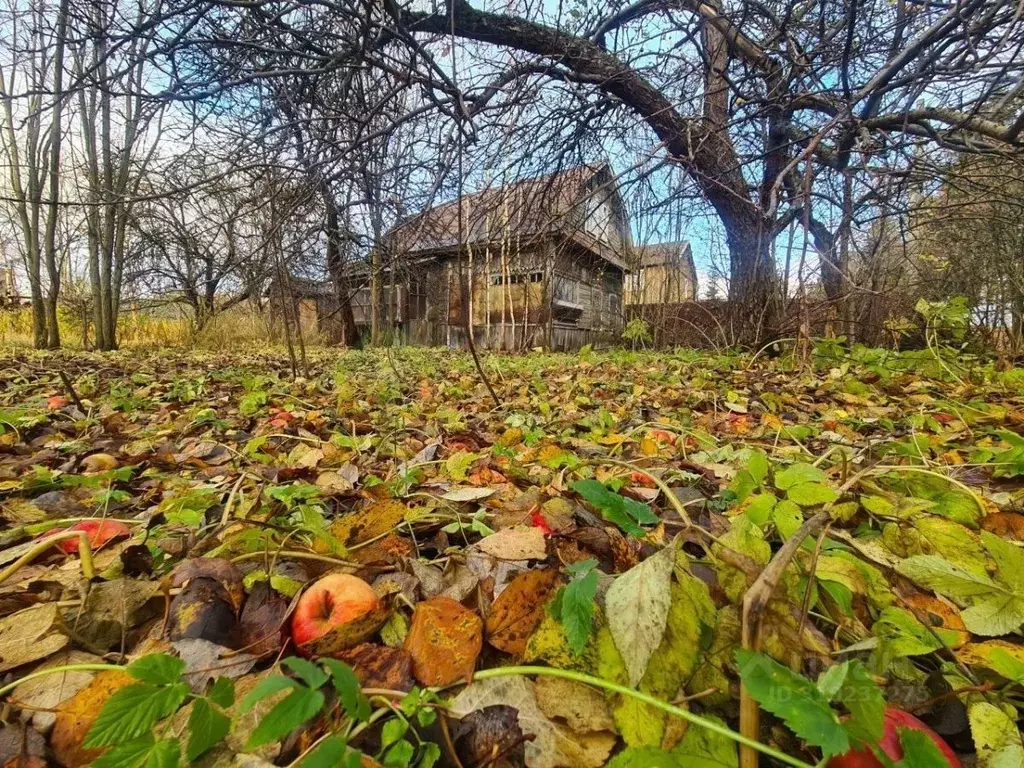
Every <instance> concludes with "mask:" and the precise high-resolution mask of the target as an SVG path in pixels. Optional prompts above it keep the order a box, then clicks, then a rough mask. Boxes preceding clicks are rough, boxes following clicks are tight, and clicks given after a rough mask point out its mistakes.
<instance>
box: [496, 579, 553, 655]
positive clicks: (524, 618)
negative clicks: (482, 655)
mask: <svg viewBox="0 0 1024 768" xmlns="http://www.w3.org/2000/svg"><path fill="white" fill-rule="evenodd" d="M560 582H561V579H560V577H559V575H558V571H557V570H555V569H554V568H544V569H539V570H533V571H524V572H523V573H520V574H519V575H518V576H516V577H515V578H514V579H512V582H511V583H510V584H509V585H508V586H507V587H505V589H504V591H502V593H501V594H500V595H498V598H497V599H496V600H495V601H494V605H493V606H492V608H491V613H490V615H489V616H488V617H487V625H486V627H487V642H488V643H490V644H491V645H493V646H494V647H495V648H497V649H498V650H499V651H505V653H512V654H519V653H523V652H524V651H525V650H526V641H527V640H528V639H529V637H530V635H532V634H533V631H534V630H535V629H536V628H537V626H538V625H539V624H540V622H541V620H542V619H543V618H544V606H545V605H546V604H547V603H548V601H549V600H550V599H551V598H552V597H553V596H554V594H555V590H556V589H557V588H558V586H559V583H560Z"/></svg>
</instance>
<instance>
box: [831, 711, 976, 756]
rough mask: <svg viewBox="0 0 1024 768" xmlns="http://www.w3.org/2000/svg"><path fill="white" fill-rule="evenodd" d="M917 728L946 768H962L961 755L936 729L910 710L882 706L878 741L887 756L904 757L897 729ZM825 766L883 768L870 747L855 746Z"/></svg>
mask: <svg viewBox="0 0 1024 768" xmlns="http://www.w3.org/2000/svg"><path fill="white" fill-rule="evenodd" d="M904 728H905V729H907V730H911V731H920V732H921V733H923V734H925V735H926V736H927V737H928V738H929V739H931V740H932V742H934V744H935V746H936V747H938V748H939V752H941V753H942V756H943V757H945V758H946V761H947V762H948V763H949V768H963V767H962V766H961V765H960V758H958V757H957V756H956V753H955V752H954V751H953V750H952V749H951V748H950V746H949V744H947V743H946V742H945V740H944V739H943V738H942V737H941V736H939V734H937V733H936V732H935V731H933V730H932V729H931V728H929V727H928V726H927V725H925V724H924V723H922V722H921V721H920V720H918V719H917V718H916V717H914V716H913V715H912V714H910V713H909V712H904V711H903V710H902V709H896V708H895V707H888V708H887V709H886V710H885V731H884V732H883V733H882V739H881V741H879V742H878V746H879V748H880V749H881V750H882V752H884V753H885V754H886V756H888V757H889V759H890V760H902V759H903V747H901V746H900V734H899V732H900V729H904ZM828 768H885V766H884V765H883V764H882V761H881V760H879V759H878V758H877V757H875V755H874V754H873V753H872V751H871V750H870V749H854V750H850V751H849V752H847V753H846V754H845V755H839V756H837V757H833V758H832V759H831V760H829V762H828Z"/></svg>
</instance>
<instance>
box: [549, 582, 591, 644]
mask: <svg viewBox="0 0 1024 768" xmlns="http://www.w3.org/2000/svg"><path fill="white" fill-rule="evenodd" d="M596 595H597V571H596V570H593V569H590V570H589V571H588V572H587V573H585V574H583V575H577V576H575V577H574V578H573V579H572V580H571V581H570V582H569V583H568V584H567V585H566V586H564V587H562V589H560V590H559V591H558V605H557V614H556V618H557V619H558V621H559V623H561V625H562V628H563V629H564V630H565V638H566V641H567V642H568V643H569V648H570V650H571V651H572V652H573V653H574V654H575V655H577V656H578V655H579V654H581V653H583V649H584V648H586V647H587V640H588V639H589V638H590V632H591V630H592V629H593V626H594V598H595V596H596Z"/></svg>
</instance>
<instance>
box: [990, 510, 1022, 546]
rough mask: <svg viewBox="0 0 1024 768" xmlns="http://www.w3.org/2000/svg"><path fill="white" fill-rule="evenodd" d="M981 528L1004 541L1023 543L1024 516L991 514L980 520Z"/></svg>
mask: <svg viewBox="0 0 1024 768" xmlns="http://www.w3.org/2000/svg"><path fill="white" fill-rule="evenodd" d="M981 527H982V529H983V530H986V531H988V532H989V533H994V534H995V535H996V536H1002V537H1003V538H1004V539H1015V540H1016V541H1024V515H1022V514H1020V513H1019V512H993V513H991V514H989V515H985V517H983V518H981Z"/></svg>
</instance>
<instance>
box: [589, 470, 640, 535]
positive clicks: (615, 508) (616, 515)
mask: <svg viewBox="0 0 1024 768" xmlns="http://www.w3.org/2000/svg"><path fill="white" fill-rule="evenodd" d="M572 489H573V490H574V491H575V492H576V493H578V494H579V495H580V496H582V497H583V498H584V499H585V500H586V501H587V503H589V504H590V505H591V506H592V507H594V508H595V509H597V511H598V512H600V513H601V515H602V517H604V519H605V520H607V521H608V522H610V523H614V524H615V525H617V526H619V528H621V529H622V530H623V531H625V532H626V533H628V534H630V535H631V536H643V535H644V533H645V531H644V529H643V528H641V527H640V526H639V525H638V523H641V524H643V525H653V524H655V523H657V522H659V519H658V517H657V515H655V514H654V513H653V512H651V508H650V507H649V506H647V505H646V504H643V503H641V502H639V501H636V500H635V499H628V498H626V497H625V496H621V495H620V494H618V493H615V492H614V491H611V490H609V489H608V488H607V487H605V485H604V483H601V482H599V481H597V480H577V481H576V482H575V483H573V484H572Z"/></svg>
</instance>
